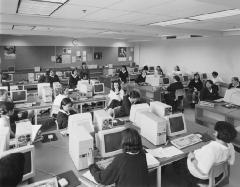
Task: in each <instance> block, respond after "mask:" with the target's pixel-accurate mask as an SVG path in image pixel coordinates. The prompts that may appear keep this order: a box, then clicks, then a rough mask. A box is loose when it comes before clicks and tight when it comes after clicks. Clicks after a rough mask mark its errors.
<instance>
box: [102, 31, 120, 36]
mask: <svg viewBox="0 0 240 187" xmlns="http://www.w3.org/2000/svg"><path fill="white" fill-rule="evenodd" d="M99 34H103V35H104V34H121V33H120V32H117V31H104V32H101V33H99Z"/></svg>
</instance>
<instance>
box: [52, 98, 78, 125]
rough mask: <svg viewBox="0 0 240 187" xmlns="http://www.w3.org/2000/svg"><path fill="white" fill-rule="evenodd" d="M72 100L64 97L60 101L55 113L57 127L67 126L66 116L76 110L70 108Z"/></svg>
mask: <svg viewBox="0 0 240 187" xmlns="http://www.w3.org/2000/svg"><path fill="white" fill-rule="evenodd" d="M72 105H73V103H72V101H71V99H70V98H64V99H63V100H62V101H61V105H60V109H59V112H58V115H57V123H58V127H59V129H64V128H67V126H68V117H69V116H70V115H71V114H75V113H76V112H75V111H74V110H73V109H72Z"/></svg>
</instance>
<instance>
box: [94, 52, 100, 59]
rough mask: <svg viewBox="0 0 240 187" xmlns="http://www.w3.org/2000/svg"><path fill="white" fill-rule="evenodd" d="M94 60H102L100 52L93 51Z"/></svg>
mask: <svg viewBox="0 0 240 187" xmlns="http://www.w3.org/2000/svg"><path fill="white" fill-rule="evenodd" d="M94 60H102V52H94Z"/></svg>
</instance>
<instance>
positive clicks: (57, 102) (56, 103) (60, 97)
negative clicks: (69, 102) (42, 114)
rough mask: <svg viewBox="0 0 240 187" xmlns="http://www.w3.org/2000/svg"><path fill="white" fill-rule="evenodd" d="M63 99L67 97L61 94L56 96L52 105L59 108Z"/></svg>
mask: <svg viewBox="0 0 240 187" xmlns="http://www.w3.org/2000/svg"><path fill="white" fill-rule="evenodd" d="M64 98H67V96H66V95H62V94H59V95H57V97H56V98H55V99H54V101H53V105H55V106H59V107H60V105H61V102H62V100H63V99H64Z"/></svg>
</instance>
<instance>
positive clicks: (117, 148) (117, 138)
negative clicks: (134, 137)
mask: <svg viewBox="0 0 240 187" xmlns="http://www.w3.org/2000/svg"><path fill="white" fill-rule="evenodd" d="M125 129H126V127H116V128H112V129H107V130H103V131H99V132H98V133H97V134H96V145H97V148H98V149H99V152H100V155H101V156H102V157H112V156H115V155H117V154H119V153H122V136H123V131H124V130H125Z"/></svg>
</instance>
